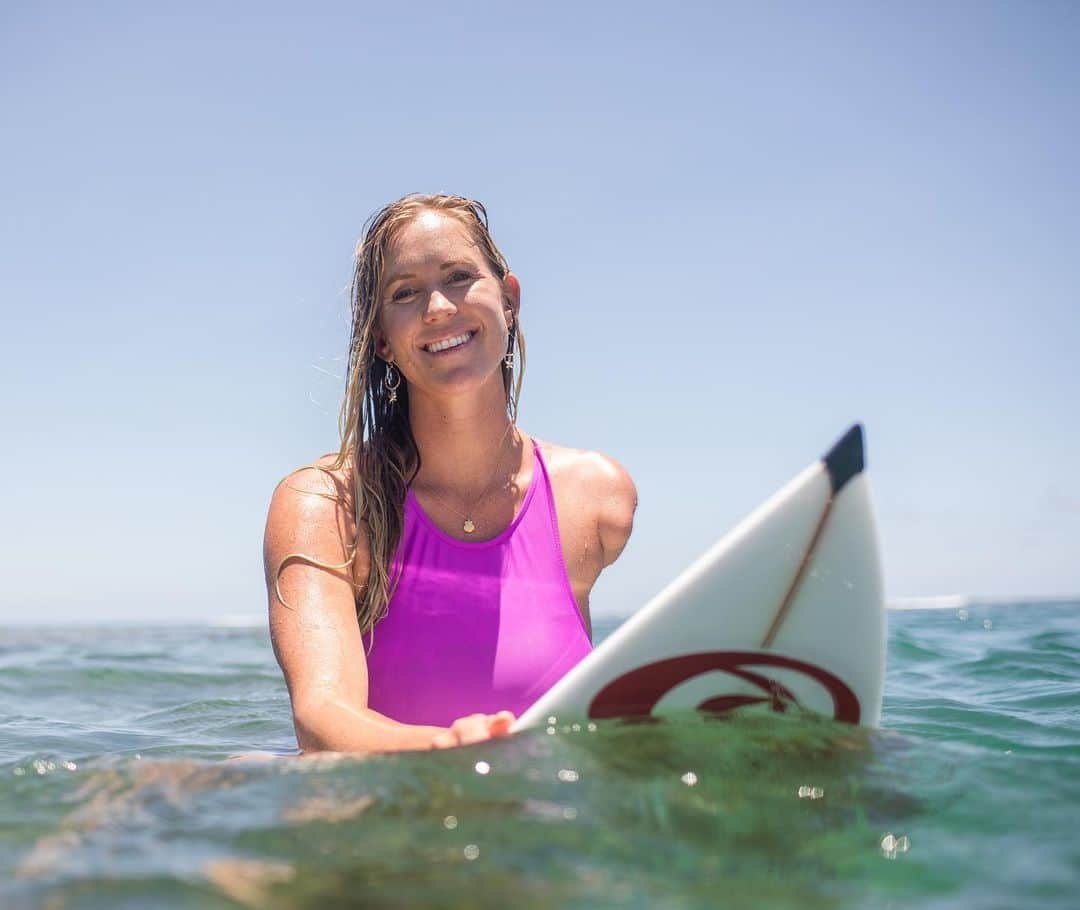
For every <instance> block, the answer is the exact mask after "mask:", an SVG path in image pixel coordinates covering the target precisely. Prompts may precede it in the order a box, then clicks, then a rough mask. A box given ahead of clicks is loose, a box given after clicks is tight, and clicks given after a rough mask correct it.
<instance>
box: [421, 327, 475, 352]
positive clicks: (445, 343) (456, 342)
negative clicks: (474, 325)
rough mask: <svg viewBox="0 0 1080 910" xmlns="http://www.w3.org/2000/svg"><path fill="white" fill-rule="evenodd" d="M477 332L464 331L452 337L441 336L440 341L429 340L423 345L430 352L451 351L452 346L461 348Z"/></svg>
mask: <svg viewBox="0 0 1080 910" xmlns="http://www.w3.org/2000/svg"><path fill="white" fill-rule="evenodd" d="M475 334H476V332H462V333H461V334H460V335H454V336H453V337H451V338H440V339H439V340H438V341H432V342H429V343H428V344H425V345H423V348H424V350H425V351H427V352H428V353H429V354H439V353H441V352H442V351H449V350H451V349H452V348H459V347H461V346H462V345H463V344H467V343H468V342H469V341H470V340H471V339H472V337H473V335H475Z"/></svg>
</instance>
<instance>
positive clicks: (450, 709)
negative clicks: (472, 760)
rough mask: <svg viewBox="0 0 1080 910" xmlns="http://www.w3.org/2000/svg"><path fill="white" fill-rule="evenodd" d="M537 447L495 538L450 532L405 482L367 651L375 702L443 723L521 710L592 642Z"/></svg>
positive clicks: (414, 719) (382, 708) (390, 711)
mask: <svg viewBox="0 0 1080 910" xmlns="http://www.w3.org/2000/svg"><path fill="white" fill-rule="evenodd" d="M533 451H534V452H535V453H536V459H535V466H534V468H533V476H532V481H531V482H530V484H529V489H528V490H527V491H526V493H525V500H524V502H522V504H521V510H520V511H519V512H518V514H517V517H515V518H514V520H513V521H512V522H511V523H510V526H509V527H508V528H507V529H506V530H505V531H503V532H502V533H501V534H500V535H499V536H498V537H495V538H493V539H492V540H485V541H481V542H479V543H474V542H472V541H463V540H456V539H454V538H452V537H450V536H448V535H447V534H445V533H443V532H442V531H441V530H439V528H438V527H437V526H436V525H435V523H434V522H433V521H432V520H431V519H430V518H429V517H428V516H427V515H426V514H425V513H424V510H423V509H422V508H421V507H420V504H419V503H418V502H417V501H416V497H415V496H414V495H413V492H412V490H409V492H408V494H407V496H406V499H405V527H404V531H403V534H402V539H401V543H400V545H399V546H398V550H397V553H396V554H395V555H394V562H393V566H392V571H393V572H394V573H397V572H401V578H400V581H399V582H398V586H397V590H396V591H395V592H394V596H393V598H391V600H390V604H389V609H388V613H387V616H386V618H385V619H383V620H382V621H381V622H379V623H378V625H377V626H376V627H375V644H374V647H372V648H371V650H370V652H369V653H368V656H367V664H368V706H369V707H370V708H372V709H374V710H376V711H379V712H380V713H382V714H385V715H386V716H387V717H391V718H393V719H394V720H398V721H402V722H403V723H410V724H434V725H438V726H447V725H448V724H450V723H451V722H452V721H453V720H455V719H456V718H458V717H463V716H465V715H467V714H472V713H475V712H484V713H488V714H491V713H494V712H496V711H500V710H502V709H504V708H505V709H508V710H510V711H513V712H514V713H515V714H519V715H520V714H521V712H522V711H524V710H525V709H526V708H527V707H529V705H531V704H532V703H533V702H534V701H536V699H537V698H539V697H540V696H541V695H543V694H544V692H546V691H547V690H548V689H549V688H551V686H552V685H554V684H555V683H556V682H557V681H558V680H559V679H561V678H562V676H563V675H564V674H565V673H566V672H567V671H568V670H570V668H571V667H573V666H574V665H575V664H576V663H577V662H578V661H579V660H581V658H583V657H584V656H585V655H586V654H588V653H589V651H590V650H591V649H592V644H591V642H590V640H589V635H588V632H587V631H586V629H585V623H584V622H583V620H582V618H581V613H580V611H579V610H578V607H577V603H576V601H575V600H574V593H573V590H572V589H571V587H570V579H569V577H568V576H567V574H566V566H565V564H564V562H563V557H562V548H561V547H560V544H559V525H558V521H557V519H556V517H555V501H554V497H553V496H552V493H551V481H550V479H549V478H548V473H547V468H546V466H545V465H544V461H543V458H542V457H541V455H540V447H539V446H538V445H537V444H536V442H535V440H534V441H533ZM368 643H369V639H368V636H366V635H365V636H364V646H365V647H367V646H368Z"/></svg>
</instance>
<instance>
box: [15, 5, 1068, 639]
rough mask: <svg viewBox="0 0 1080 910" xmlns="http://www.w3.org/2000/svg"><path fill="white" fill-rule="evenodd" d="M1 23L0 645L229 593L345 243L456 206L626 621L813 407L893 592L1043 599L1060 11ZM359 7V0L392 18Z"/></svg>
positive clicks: (824, 8)
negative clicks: (482, 212)
mask: <svg viewBox="0 0 1080 910" xmlns="http://www.w3.org/2000/svg"><path fill="white" fill-rule="evenodd" d="M158 6H160V5H159V4H136V3H103V4H93V5H92V8H91V7H88V6H87V5H84V4H74V3H52V4H31V3H7V4H5V5H4V9H3V12H0V93H2V109H3V116H2V117H0V141H2V147H3V162H4V164H3V168H2V170H0V250H2V251H0V301H2V306H3V329H2V332H0V422H2V423H0V427H2V434H3V435H2V446H0V464H2V466H3V468H4V474H5V475H6V477H7V479H8V482H7V484H6V489H5V492H4V495H3V497H2V502H3V505H2V506H0V516H2V518H0V569H2V577H3V581H4V583H3V588H2V590H0V623H6V622H19V621H27V620H31V621H58V622H65V621H72V620H75V619H79V620H84V621H90V622H96V621H101V620H113V619H117V620H119V619H134V618H138V619H150V620H168V621H177V620H183V619H192V620H201V619H205V618H207V617H212V616H218V615H221V614H245V613H250V614H257V613H259V612H260V611H262V610H263V609H264V595H263V591H262V572H261V552H260V546H261V535H262V523H263V519H264V517H265V509H266V505H267V501H268V497H269V495H270V492H271V490H272V488H273V486H274V484H275V482H276V481H277V480H278V478H279V477H281V476H282V475H283V474H285V473H286V472H288V471H289V470H290V469H291V468H293V467H295V466H297V465H299V464H301V463H304V462H306V461H308V460H310V459H311V458H312V457H314V456H315V455H317V454H319V453H322V452H325V451H328V450H330V449H333V448H335V445H336V413H337V406H338V398H339V395H340V383H339V382H338V380H337V379H335V378H332V376H329V375H327V374H328V373H329V374H336V375H340V372H341V355H342V352H343V350H344V347H345V341H346V320H345V312H346V305H347V300H346V294H345V289H346V286H347V283H348V280H349V273H350V263H351V254H352V249H353V245H354V243H355V240H356V238H357V237H358V235H359V233H360V229H361V225H362V223H363V221H364V219H365V218H366V217H367V216H368V215H369V214H370V213H371V212H372V211H373V210H374V209H376V208H378V207H379V206H380V205H382V204H383V203H385V202H387V201H389V200H390V199H392V198H395V197H397V196H398V195H400V194H402V193H405V192H408V191H416V190H419V191H450V192H456V193H461V194H465V195H470V196H474V197H477V198H479V199H481V200H482V201H483V202H485V203H486V204H487V206H488V209H489V211H490V213H491V220H492V227H493V230H494V233H495V236H496V238H497V239H498V241H499V243H500V244H501V245H502V247H503V249H504V250H505V252H506V253H507V255H508V257H509V259H510V262H511V265H512V267H513V268H514V270H515V271H516V272H517V273H518V275H519V276H520V278H521V282H522V285H523V289H524V291H523V313H522V319H523V325H524V327H525V330H526V333H527V337H528V342H529V354H530V358H529V369H528V374H527V376H526V387H525V394H524V397H523V401H522V425H523V426H524V428H525V429H527V430H529V431H530V432H532V433H533V434H534V435H537V436H541V437H545V438H548V439H551V440H553V441H557V442H562V443H566V444H572V445H579V446H586V447H591V448H597V449H600V450H602V451H605V452H608V453H609V454H611V455H614V456H615V457H617V458H618V459H620V460H621V461H622V462H623V463H624V464H625V465H626V466H627V467H628V468H629V469H630V471H631V473H632V474H633V475H634V477H635V479H636V481H637V483H638V488H639V493H640V499H641V505H640V508H639V512H638V519H637V526H636V530H635V534H634V538H633V540H632V542H631V544H630V547H629V548H628V550H627V551H626V553H625V555H624V558H623V560H622V561H621V562H620V564H619V565H618V566H617V567H615V568H614V569H613V570H612V571H611V573H610V576H609V577H607V578H606V579H604V580H602V581H601V583H600V585H599V586H598V588H597V590H596V592H595V595H594V609H595V610H596V611H597V612H598V613H600V614H604V613H625V612H628V611H630V610H632V609H633V608H634V607H636V606H638V605H639V604H641V603H642V602H643V601H644V599H645V598H646V597H647V596H648V595H650V594H652V593H654V592H655V591H656V590H657V589H658V588H659V587H661V586H662V585H663V584H664V583H665V582H666V581H667V580H668V579H669V578H670V577H671V576H672V575H673V574H675V573H676V572H677V571H678V570H679V569H680V568H682V567H683V566H684V565H685V564H686V563H687V562H689V561H690V560H691V559H692V558H693V557H694V556H696V555H697V554H698V553H699V552H700V551H702V550H703V549H704V548H705V547H706V546H707V545H708V544H710V543H711V542H712V541H713V540H714V539H715V538H716V537H717V536H718V535H719V534H720V533H722V532H723V531H724V530H725V529H726V528H728V527H729V526H730V525H731V524H732V523H734V522H735V521H736V520H737V519H738V518H739V517H741V516H742V515H743V514H744V513H745V512H747V511H748V510H749V509H751V508H752V507H753V506H755V505H756V504H757V503H758V502H759V501H760V500H762V499H763V498H764V497H765V496H767V495H768V494H770V493H771V492H772V491H773V490H774V489H775V488H777V487H778V486H780V485H781V484H782V483H784V482H786V481H787V480H788V479H789V477H790V476H791V475H792V474H793V473H794V472H795V471H797V470H798V469H800V468H802V467H803V466H804V465H805V464H807V463H809V462H810V461H811V460H812V459H813V458H814V457H816V456H817V455H819V454H820V453H821V452H822V451H824V449H825V448H826V447H827V446H828V445H829V444H830V443H831V442H832V440H833V439H834V438H835V437H836V436H838V435H839V434H840V433H841V432H842V431H843V430H844V429H845V427H846V426H847V425H848V424H849V423H850V422H851V421H853V420H856V419H859V420H862V421H863V422H864V423H865V424H866V426H867V431H868V437H869V458H870V467H871V477H872V480H873V483H874V489H875V495H876V501H877V507H878V518H879V524H880V531H881V538H882V545H883V552H884V559H885V569H886V587H887V590H888V593H889V595H890V596H892V597H897V596H905V595H929V594H940V593H953V592H967V593H977V594H985V595H1012V594H1029V595H1039V594H1067V593H1075V592H1080V472H1078V465H1080V419H1078V414H1080V407H1078V402H1080V366H1078V362H1077V356H1078V350H1080V327H1078V322H1080V320H1078V298H1080V295H1078V291H1080V266H1078V261H1080V256H1078V255H1077V251H1078V250H1080V168H1078V167H1077V162H1078V161H1080V147H1078V145H1080V143H1078V138H1080V126H1078V118H1080V54H1078V53H1077V48H1078V47H1080V6H1077V5H1076V4H1075V3H1069V2H1035V3H1024V2H1017V3H1011V4H1003V3H991V2H971V3H963V2H954V3H948V4H931V3H915V4H906V3H905V4H886V3H850V4H849V3H826V4H804V3H795V2H791V3H767V4H758V3H741V4H692V5H691V4H683V3H678V2H674V3H660V4H656V3H651V4H647V5H644V4H634V3H629V4H627V3H619V4H615V3H601V4H585V5H584V8H582V6H579V5H578V4H570V3H547V4H530V5H528V7H527V8H526V7H525V5H519V4H508V3H497V4H495V3H493V4H468V3H463V4H444V3H438V4H435V3H427V2H420V3H410V4H402V5H393V4H388V3H383V4H363V3H349V4H344V3H340V4H308V5H305V6H304V7H303V8H301V6H300V5H295V4H291V5H288V6H283V5H279V4H275V3H259V4H209V3H199V2H193V3H186V4H182V5H171V7H172V8H171V10H170V11H162V10H160V9H157V8H155V7H158ZM399 10H400V11H399Z"/></svg>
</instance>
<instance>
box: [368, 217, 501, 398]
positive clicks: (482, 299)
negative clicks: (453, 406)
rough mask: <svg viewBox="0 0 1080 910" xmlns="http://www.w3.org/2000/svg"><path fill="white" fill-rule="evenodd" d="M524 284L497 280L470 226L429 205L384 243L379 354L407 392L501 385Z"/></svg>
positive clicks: (453, 391) (447, 391) (446, 391)
mask: <svg viewBox="0 0 1080 910" xmlns="http://www.w3.org/2000/svg"><path fill="white" fill-rule="evenodd" d="M519 295H520V289H519V286H518V282H517V279H516V278H515V277H514V276H513V275H507V276H506V278H505V279H504V280H503V281H500V280H499V278H498V277H496V275H495V273H494V272H493V271H492V269H491V266H490V264H489V263H488V261H487V259H486V258H485V256H484V254H483V252H482V251H481V249H480V248H479V246H478V245H477V244H476V242H475V241H474V240H473V238H472V235H471V234H470V233H469V230H468V228H466V227H465V225H464V224H462V222H460V221H458V220H457V219H456V218H454V217H452V216H447V215H444V214H442V213H439V212H433V211H425V212H422V213H421V214H419V215H418V216H417V217H416V218H414V219H413V220H412V221H410V222H408V223H407V224H405V226H404V227H402V228H401V229H400V230H398V231H397V233H396V234H395V236H394V237H393V239H392V240H391V241H390V243H389V244H388V246H387V250H386V255H385V258H384V263H383V280H382V286H381V288H380V293H379V322H378V329H377V332H376V338H375V350H376V353H377V354H378V355H379V356H380V357H382V358H383V359H384V360H386V361H388V362H390V363H393V364H394V366H395V367H397V369H398V370H400V371H401V373H402V375H403V376H404V377H405V379H406V381H407V382H408V383H409V391H410V394H411V395H412V394H416V393H417V392H420V393H424V392H427V393H429V394H433V395H437V396H438V395H446V394H461V393H463V392H467V391H469V390H471V389H475V388H477V387H479V386H481V385H483V384H484V383H486V382H496V383H498V387H499V389H500V390H501V389H502V388H503V385H502V372H501V371H502V359H503V357H504V356H505V355H506V344H507V332H508V327H509V325H510V322H511V321H512V319H513V316H514V313H515V312H516V311H517V306H518V300H519Z"/></svg>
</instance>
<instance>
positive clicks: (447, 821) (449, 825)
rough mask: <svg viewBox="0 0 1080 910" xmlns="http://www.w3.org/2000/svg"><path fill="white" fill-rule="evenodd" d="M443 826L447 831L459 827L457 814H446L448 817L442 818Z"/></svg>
mask: <svg viewBox="0 0 1080 910" xmlns="http://www.w3.org/2000/svg"><path fill="white" fill-rule="evenodd" d="M442 826H443V827H444V828H445V829H446V830H447V831H453V830H454V829H455V828H456V827H457V816H456V815H448V816H446V818H444V819H443V820H442Z"/></svg>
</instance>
